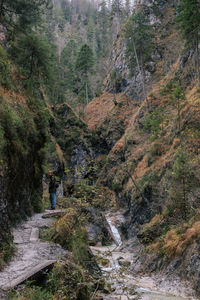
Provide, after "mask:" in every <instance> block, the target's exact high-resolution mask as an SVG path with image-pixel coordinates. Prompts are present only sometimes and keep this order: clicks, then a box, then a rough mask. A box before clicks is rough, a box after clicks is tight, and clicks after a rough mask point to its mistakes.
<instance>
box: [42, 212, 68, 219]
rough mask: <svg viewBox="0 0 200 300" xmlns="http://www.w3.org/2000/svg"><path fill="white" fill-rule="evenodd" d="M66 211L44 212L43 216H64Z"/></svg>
mask: <svg viewBox="0 0 200 300" xmlns="http://www.w3.org/2000/svg"><path fill="white" fill-rule="evenodd" d="M64 214H65V212H64V211H63V210H52V211H48V212H46V213H44V214H43V216H42V218H51V217H57V216H63V215H64Z"/></svg>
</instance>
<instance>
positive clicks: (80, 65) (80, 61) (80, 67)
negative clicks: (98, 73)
mask: <svg viewBox="0 0 200 300" xmlns="http://www.w3.org/2000/svg"><path fill="white" fill-rule="evenodd" d="M93 65H94V57H93V52H92V49H91V48H90V47H89V46H88V45H87V44H84V45H83V46H82V47H81V49H80V51H79V53H78V57H77V60H76V70H77V71H78V72H79V75H80V77H81V79H82V81H85V98H86V103H87V104H88V75H89V73H90V72H91V70H92V67H93Z"/></svg>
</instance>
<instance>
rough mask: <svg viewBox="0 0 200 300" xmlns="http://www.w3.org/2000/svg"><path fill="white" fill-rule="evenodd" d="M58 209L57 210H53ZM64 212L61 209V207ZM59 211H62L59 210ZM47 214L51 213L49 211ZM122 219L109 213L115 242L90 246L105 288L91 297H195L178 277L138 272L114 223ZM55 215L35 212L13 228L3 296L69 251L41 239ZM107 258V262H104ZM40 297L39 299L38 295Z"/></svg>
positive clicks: (1, 282) (0, 283) (1, 279)
mask: <svg viewBox="0 0 200 300" xmlns="http://www.w3.org/2000/svg"><path fill="white" fill-rule="evenodd" d="M54 212H56V211H54ZM60 212H61V213H62V211H60ZM57 213H59V211H57ZM45 214H47V215H50V214H52V212H51V211H46V213H45ZM120 218H121V219H122V218H123V216H122V214H121V215H120V214H119V212H118V215H117V214H107V215H106V220H107V223H108V226H109V230H110V233H111V236H112V237H113V240H114V242H115V244H113V245H111V246H93V247H92V246H91V247H90V248H91V250H92V252H93V254H94V255H95V256H96V258H97V261H98V263H99V265H100V268H101V270H102V275H103V277H104V279H105V282H106V289H105V290H103V291H102V292H101V293H99V292H97V293H98V294H96V293H95V295H93V296H92V298H91V300H94V299H95V300H97V299H99V300H100V299H101V300H102V299H103V300H128V299H130V300H133V299H135V300H139V299H142V300H160V299H162V300H170V299H171V300H184V299H185V300H186V299H187V300H196V298H195V297H194V296H193V294H194V293H193V291H192V289H191V288H190V286H189V285H187V283H185V282H181V281H180V280H179V279H178V278H175V279H174V280H173V281H168V280H167V279H166V278H164V277H162V276H158V277H155V276H154V277H153V276H152V277H149V276H141V275H140V276H136V275H134V274H135V273H134V272H133V271H134V268H135V266H136V262H135V259H136V256H135V255H134V252H133V251H132V250H130V249H129V248H128V247H126V244H125V243H123V242H122V240H121V236H120V233H119V231H118V229H117V226H116V225H115V223H116V221H117V222H118V223H119V219H120ZM51 224H52V218H44V214H35V215H34V216H33V217H31V218H30V219H28V220H27V221H26V222H24V223H22V224H21V225H20V226H18V227H17V228H16V229H14V231H13V235H14V243H15V246H16V254H15V255H14V257H13V258H12V260H11V261H10V263H9V265H8V266H7V267H6V268H5V269H4V270H3V271H1V272H0V299H1V300H3V299H5V300H6V299H8V298H7V296H5V297H4V296H3V295H4V291H5V293H6V291H8V290H10V289H11V288H13V287H15V286H17V285H18V284H20V283H22V282H23V281H24V280H25V279H28V278H30V276H31V274H32V273H34V272H35V273H36V271H37V270H42V269H43V268H46V267H47V266H50V265H52V264H53V263H55V262H56V261H57V260H58V259H62V257H64V256H65V255H66V254H67V251H65V250H64V249H62V247H61V246H60V245H57V244H54V243H51V242H44V241H41V240H40V239H39V229H44V228H48V227H49V226H51ZM101 262H104V263H101ZM38 300H39V299H38Z"/></svg>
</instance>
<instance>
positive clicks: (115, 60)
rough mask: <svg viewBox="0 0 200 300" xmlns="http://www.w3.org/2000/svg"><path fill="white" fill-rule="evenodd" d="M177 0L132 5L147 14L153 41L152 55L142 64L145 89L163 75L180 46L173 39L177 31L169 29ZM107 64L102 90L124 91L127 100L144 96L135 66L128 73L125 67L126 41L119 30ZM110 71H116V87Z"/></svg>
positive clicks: (175, 38) (145, 1)
mask: <svg viewBox="0 0 200 300" xmlns="http://www.w3.org/2000/svg"><path fill="white" fill-rule="evenodd" d="M177 3H178V1H176V0H170V1H165V0H164V1H148V0H143V1H141V3H140V4H139V5H138V6H137V5H136V11H137V9H138V8H140V9H141V7H142V11H143V12H144V14H145V15H146V16H148V17H149V24H151V25H152V26H153V31H154V33H155V40H156V47H154V52H153V54H152V58H151V60H150V61H149V62H147V63H146V64H145V66H144V77H145V84H146V89H147V91H150V90H151V86H152V84H154V83H155V82H157V81H158V78H159V77H160V76H161V75H162V74H167V72H168V71H169V70H170V68H171V66H172V65H173V63H174V62H175V61H176V59H177V56H178V51H179V49H180V48H179V47H182V45H181V43H180V41H179V42H178V41H177V40H178V39H177V37H178V36H177V33H176V32H174V31H173V29H172V23H173V18H174V14H175V8H176V6H177ZM167 40H170V43H167ZM179 43H180V44H179ZM178 44H179V45H178ZM174 46H175V47H174ZM109 66H110V67H109V70H108V73H107V76H106V79H105V80H104V88H105V90H106V91H108V92H114V93H115V92H117V93H120V92H124V93H125V94H126V95H127V96H128V97H130V98H131V99H138V100H139V99H141V100H143V99H144V95H143V87H142V77H141V74H140V72H139V70H138V68H137V67H136V68H135V70H134V72H132V73H131V72H130V70H129V68H128V63H127V59H126V41H125V37H124V32H123V31H122V32H121V34H120V35H119V36H118V38H117V39H116V41H115V42H114V44H113V50H112V53H111V56H110V61H109ZM114 72H117V73H118V76H119V77H120V82H119V83H118V86H117V90H116V87H114V86H113V82H112V74H113V73H114Z"/></svg>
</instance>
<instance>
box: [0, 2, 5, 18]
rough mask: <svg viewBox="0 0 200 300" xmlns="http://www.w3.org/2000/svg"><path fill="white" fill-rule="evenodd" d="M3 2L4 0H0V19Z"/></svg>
mask: <svg viewBox="0 0 200 300" xmlns="http://www.w3.org/2000/svg"><path fill="white" fill-rule="evenodd" d="M3 4H4V0H1V4H0V19H1V16H2V14H3Z"/></svg>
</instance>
